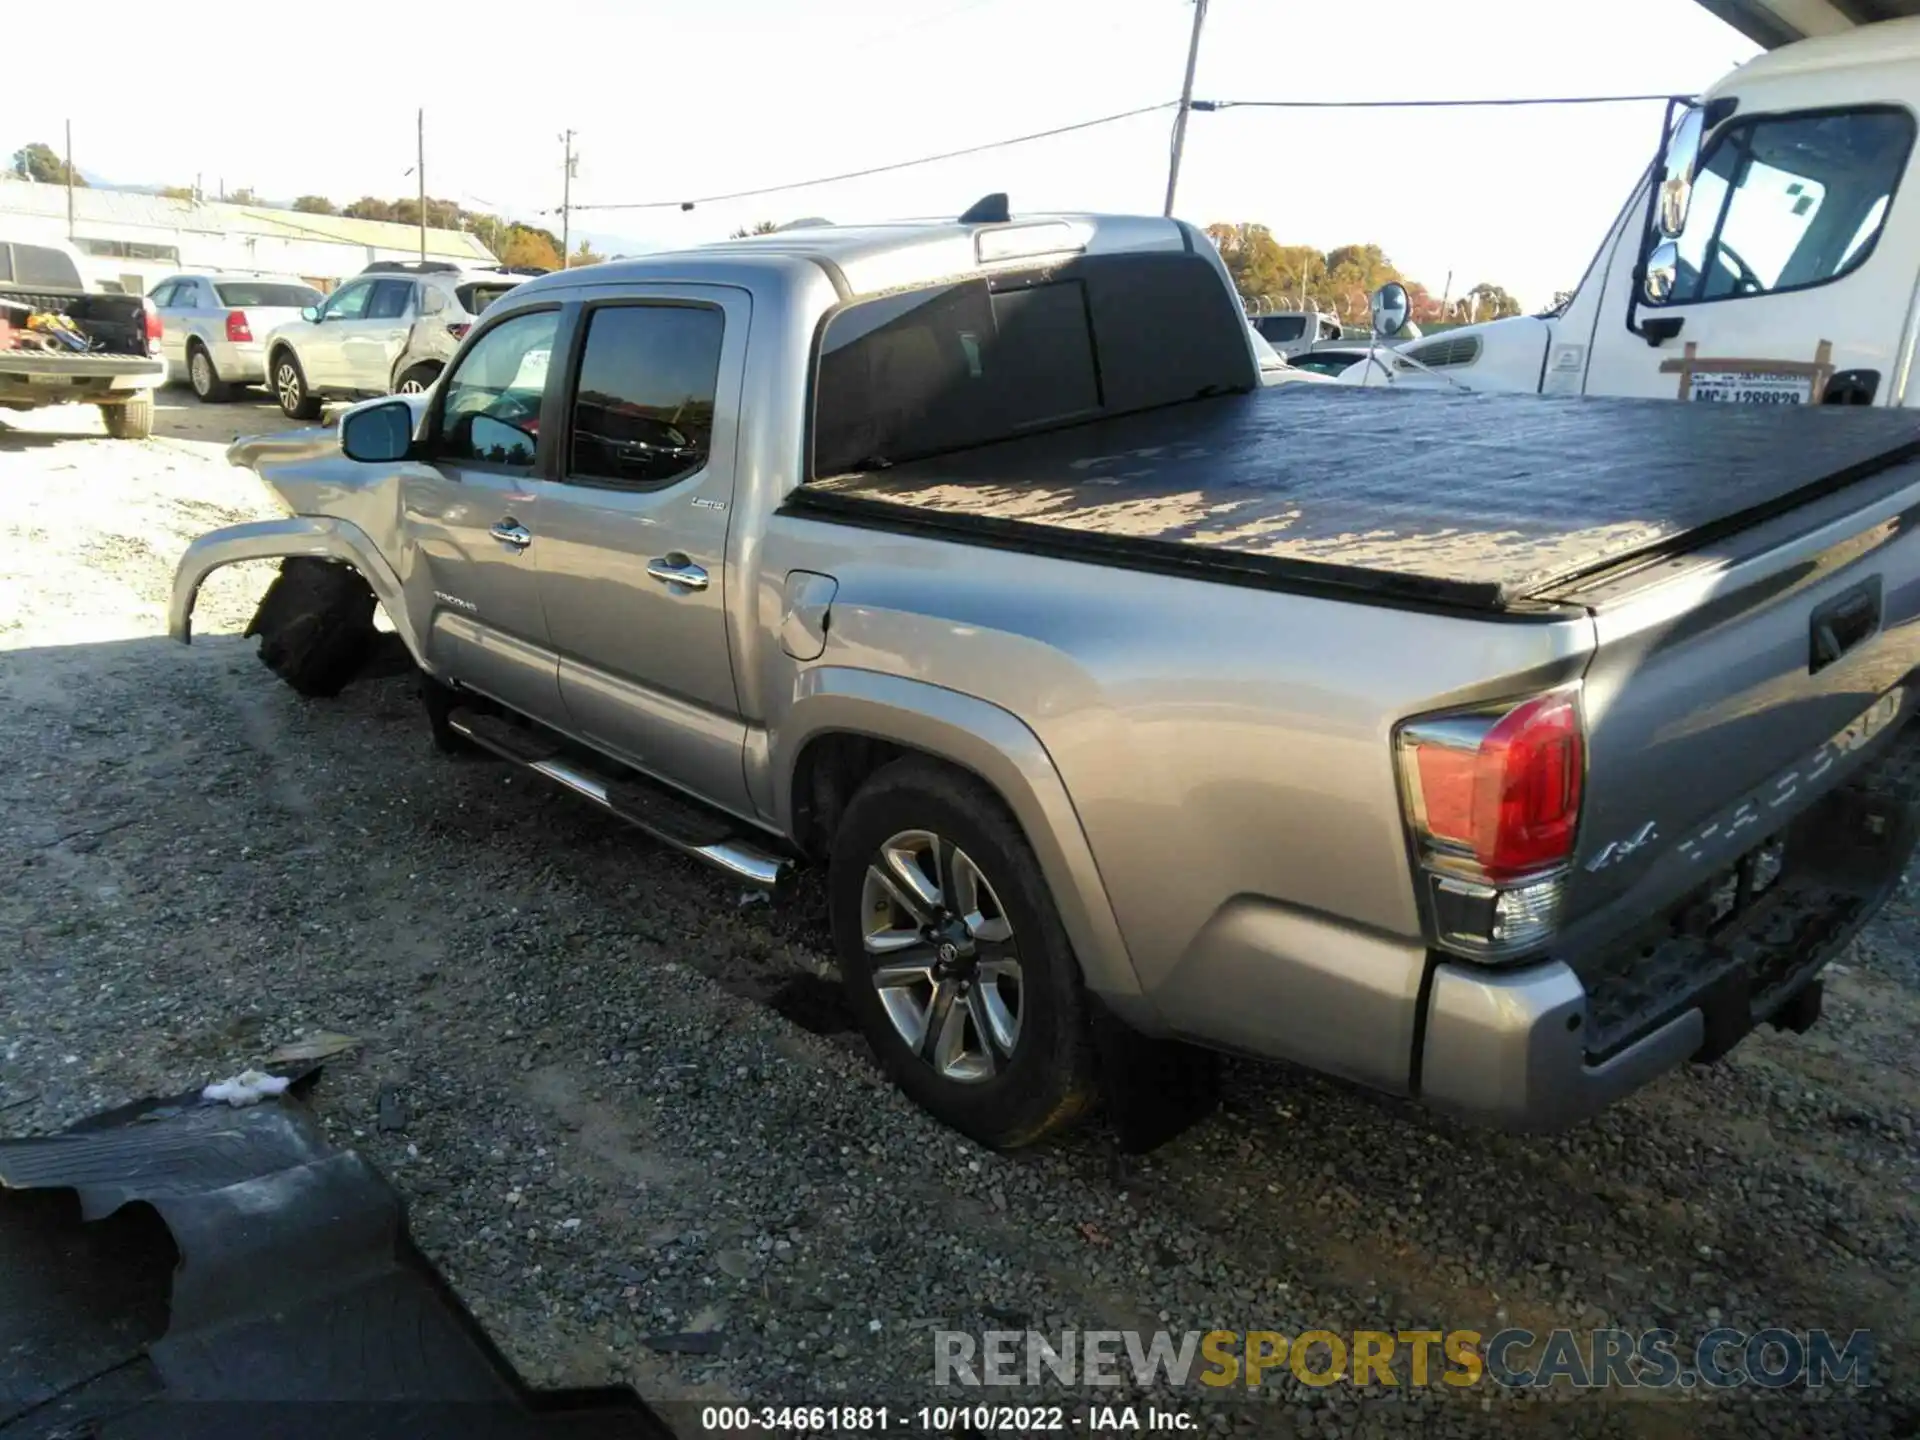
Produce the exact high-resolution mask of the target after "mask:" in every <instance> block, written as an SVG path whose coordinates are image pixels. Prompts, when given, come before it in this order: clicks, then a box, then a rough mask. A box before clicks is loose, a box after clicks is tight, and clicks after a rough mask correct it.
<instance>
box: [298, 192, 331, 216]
mask: <svg viewBox="0 0 1920 1440" xmlns="http://www.w3.org/2000/svg"><path fill="white" fill-rule="evenodd" d="M293 208H294V209H296V210H298V211H299V212H300V213H301V214H302V215H338V214H339V213H340V212H339V211H338V210H337V209H335V208H334V204H333V202H332V201H331V200H329V199H327V197H326V196H324V195H302V196H301V197H300V198H299V199H297V200H295V201H294V202H293Z"/></svg>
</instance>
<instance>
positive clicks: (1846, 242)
mask: <svg viewBox="0 0 1920 1440" xmlns="http://www.w3.org/2000/svg"><path fill="white" fill-rule="evenodd" d="M1913 139H1914V123H1913V117H1912V116H1911V115H1909V114H1908V113H1907V112H1906V111H1904V110H1895V109H1890V108H1886V107H1874V108H1864V107H1863V108H1861V109H1857V110H1833V111H1817V112H1811V113H1802V114H1795V115H1759V116H1755V117H1754V118H1753V119H1751V120H1736V121H1734V122H1733V123H1732V124H1729V125H1727V126H1726V127H1725V128H1724V129H1722V130H1721V131H1720V132H1719V134H1717V135H1716V136H1715V137H1714V138H1713V140H1712V141H1711V142H1710V144H1709V147H1708V150H1707V153H1706V154H1705V155H1704V156H1703V157H1702V159H1701V163H1700V166H1699V173H1698V174H1697V176H1696V177H1695V179H1694V182H1693V195H1692V199H1691V200H1690V201H1689V203H1688V207H1687V226H1686V229H1685V231H1684V232H1683V233H1682V234H1681V236H1680V239H1679V241H1678V242H1677V243H1678V248H1679V251H1680V263H1679V268H1678V274H1677V275H1676V276H1675V280H1674V286H1673V291H1672V294H1671V295H1670V296H1669V297H1668V298H1667V300H1666V301H1665V302H1663V303H1665V304H1669V305H1684V304H1692V303H1697V302H1699V301H1703V300H1733V299H1742V298H1745V297H1748V296H1753V295H1771V294H1778V293H1780V292H1781V291H1786V290H1805V289H1808V288H1810V287H1812V286H1815V285H1824V284H1826V283H1827V282H1828V281H1830V280H1836V279H1838V278H1839V277H1840V276H1842V275H1844V274H1846V273H1847V272H1848V271H1849V270H1852V269H1853V268H1854V267H1855V266H1857V265H1860V264H1862V263H1863V262H1864V261H1865V260H1866V258H1867V256H1868V255H1869V254H1871V253H1872V251H1873V247H1874V244H1875V242H1876V241H1878V239H1879V237H1880V231H1881V229H1882V228H1883V227H1884V226H1885V224H1886V218H1887V211H1888V209H1889V207H1890V206H1891V204H1892V202H1893V196H1894V192H1895V190H1896V189H1897V188H1898V187H1899V184H1900V177H1901V175H1902V174H1903V173H1904V172H1905V170H1906V168H1907V158H1908V156H1909V155H1910V154H1911V152H1912V150H1913Z"/></svg>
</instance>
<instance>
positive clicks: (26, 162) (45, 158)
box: [13, 140, 87, 185]
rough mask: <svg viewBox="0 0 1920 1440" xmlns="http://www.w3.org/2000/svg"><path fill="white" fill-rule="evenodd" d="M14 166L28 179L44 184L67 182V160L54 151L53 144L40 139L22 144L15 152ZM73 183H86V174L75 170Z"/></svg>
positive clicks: (62, 183)
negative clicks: (42, 142) (41, 141)
mask: <svg viewBox="0 0 1920 1440" xmlns="http://www.w3.org/2000/svg"><path fill="white" fill-rule="evenodd" d="M13 168H14V169H15V170H17V171H19V172H20V173H21V174H22V175H24V176H26V177H27V179H29V180H38V181H39V182H40V183H41V184H43V185H64V184H66V183H67V162H66V161H64V160H62V159H61V158H60V157H59V156H58V155H56V154H54V153H53V147H52V146H51V145H43V144H41V143H40V142H39V141H38V140H35V141H34V142H33V143H32V144H30V145H22V146H21V147H20V148H19V149H18V150H16V151H14V152H13ZM73 183H74V184H75V185H85V184H86V183H87V180H86V177H85V176H84V175H82V174H81V173H80V172H79V171H78V170H75V171H74V172H73Z"/></svg>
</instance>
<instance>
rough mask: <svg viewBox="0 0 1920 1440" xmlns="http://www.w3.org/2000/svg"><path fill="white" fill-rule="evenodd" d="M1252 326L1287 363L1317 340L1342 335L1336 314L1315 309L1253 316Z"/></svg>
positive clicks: (1302, 353)
mask: <svg viewBox="0 0 1920 1440" xmlns="http://www.w3.org/2000/svg"><path fill="white" fill-rule="evenodd" d="M1252 324H1253V328H1254V329H1255V330H1257V331H1259V332H1260V338H1261V339H1263V340H1265V341H1266V342H1267V343H1268V344H1269V345H1271V346H1273V348H1274V349H1275V350H1277V351H1279V352H1280V353H1281V354H1282V355H1284V356H1286V357H1287V359H1288V360H1294V359H1296V358H1297V357H1299V356H1301V355H1304V354H1306V352H1307V351H1309V350H1311V349H1312V348H1313V346H1314V345H1315V343H1317V342H1318V341H1322V340H1338V339H1339V338H1340V337H1341V336H1342V335H1343V334H1345V333H1346V332H1345V331H1344V330H1343V329H1342V328H1341V325H1340V319H1339V317H1338V316H1337V315H1328V314H1326V313H1325V312H1324V311H1319V310H1270V311H1268V312H1267V313H1266V314H1264V315H1255V316H1253V317H1252Z"/></svg>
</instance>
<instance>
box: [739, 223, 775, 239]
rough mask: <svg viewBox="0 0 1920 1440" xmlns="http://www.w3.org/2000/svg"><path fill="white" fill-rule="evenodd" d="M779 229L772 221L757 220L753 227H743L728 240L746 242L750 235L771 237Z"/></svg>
mask: <svg viewBox="0 0 1920 1440" xmlns="http://www.w3.org/2000/svg"><path fill="white" fill-rule="evenodd" d="M779 228H780V227H779V226H778V225H776V224H774V223H773V221H771V220H756V221H754V222H753V224H751V225H743V226H741V227H740V228H739V229H738V230H736V231H734V232H733V234H731V235H729V236H728V237H727V238H728V239H729V240H745V239H746V238H747V237H748V236H750V235H771V234H772V233H773V232H774V231H776V230H778V229H779Z"/></svg>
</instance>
